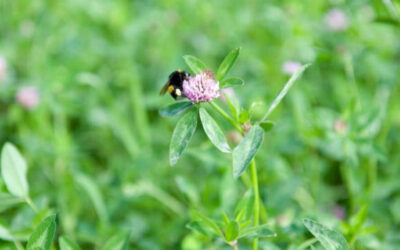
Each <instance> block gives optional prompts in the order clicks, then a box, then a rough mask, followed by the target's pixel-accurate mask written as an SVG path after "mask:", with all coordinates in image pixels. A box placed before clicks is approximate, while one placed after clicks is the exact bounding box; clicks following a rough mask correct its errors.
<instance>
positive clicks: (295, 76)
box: [260, 64, 311, 122]
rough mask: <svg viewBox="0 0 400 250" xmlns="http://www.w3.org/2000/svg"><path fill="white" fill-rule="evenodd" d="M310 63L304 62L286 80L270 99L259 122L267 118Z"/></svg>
mask: <svg viewBox="0 0 400 250" xmlns="http://www.w3.org/2000/svg"><path fill="white" fill-rule="evenodd" d="M310 65H311V64H306V65H303V66H302V67H301V68H300V69H298V70H297V71H296V72H295V73H294V74H293V75H292V76H291V77H290V79H289V81H287V82H286V84H285V86H283V88H282V89H281V91H280V92H279V94H278V95H277V96H276V97H275V99H274V100H273V101H272V103H271V105H269V107H268V110H267V112H266V113H265V115H264V116H263V118H262V119H261V120H260V122H263V121H265V120H266V119H267V117H268V116H269V115H270V114H271V112H272V111H273V110H274V109H275V108H276V107H277V106H278V104H279V103H280V102H281V101H282V99H283V97H285V95H286V94H287V93H288V91H289V90H290V88H291V87H292V86H293V84H294V83H295V82H296V80H297V79H299V78H300V77H301V75H302V74H303V72H304V71H305V70H306V69H307V68H308V67H309V66H310Z"/></svg>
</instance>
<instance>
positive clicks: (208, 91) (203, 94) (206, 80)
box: [183, 70, 220, 103]
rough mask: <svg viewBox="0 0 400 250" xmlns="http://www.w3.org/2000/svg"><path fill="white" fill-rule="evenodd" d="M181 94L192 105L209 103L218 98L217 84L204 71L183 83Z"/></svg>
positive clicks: (209, 74)
mask: <svg viewBox="0 0 400 250" xmlns="http://www.w3.org/2000/svg"><path fill="white" fill-rule="evenodd" d="M183 94H184V95H185V96H186V97H187V98H188V99H189V100H190V101H191V102H193V103H199V102H209V101H212V100H213V99H214V98H218V97H219V96H220V92H219V82H217V81H215V78H214V75H213V73H212V72H211V71H209V70H206V71H203V72H201V73H199V74H197V75H195V76H193V77H189V79H188V80H185V81H183Z"/></svg>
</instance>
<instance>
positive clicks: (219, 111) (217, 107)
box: [210, 102, 243, 134]
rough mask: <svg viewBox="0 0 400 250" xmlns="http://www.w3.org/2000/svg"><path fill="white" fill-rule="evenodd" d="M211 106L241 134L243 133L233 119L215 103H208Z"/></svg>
mask: <svg viewBox="0 0 400 250" xmlns="http://www.w3.org/2000/svg"><path fill="white" fill-rule="evenodd" d="M210 104H211V106H213V108H214V109H215V110H216V111H217V112H218V113H220V114H221V115H222V116H223V117H225V118H226V119H227V120H228V121H229V122H230V123H231V124H232V125H233V126H234V127H235V128H236V129H237V130H238V131H239V132H240V133H241V134H242V133H243V129H242V128H241V127H240V125H239V124H238V123H237V122H236V121H235V120H233V118H232V117H231V116H230V115H228V114H227V113H226V112H225V111H224V110H223V109H222V108H220V107H219V106H218V105H217V104H216V103H215V102H210Z"/></svg>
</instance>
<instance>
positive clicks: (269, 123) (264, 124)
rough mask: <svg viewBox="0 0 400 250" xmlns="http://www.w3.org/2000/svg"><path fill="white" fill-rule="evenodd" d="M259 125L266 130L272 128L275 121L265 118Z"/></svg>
mask: <svg viewBox="0 0 400 250" xmlns="http://www.w3.org/2000/svg"><path fill="white" fill-rule="evenodd" d="M260 126H261V127H262V128H263V129H264V131H265V132H268V131H270V130H271V129H273V128H274V126H275V123H274V122H273V121H269V120H266V121H263V122H261V123H260Z"/></svg>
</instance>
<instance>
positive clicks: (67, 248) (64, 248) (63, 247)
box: [58, 236, 80, 250]
mask: <svg viewBox="0 0 400 250" xmlns="http://www.w3.org/2000/svg"><path fill="white" fill-rule="evenodd" d="M58 243H59V244H60V250H80V247H79V246H78V244H76V243H75V242H73V241H72V240H70V239H69V238H67V237H65V236H62V237H60V239H59V241H58Z"/></svg>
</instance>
